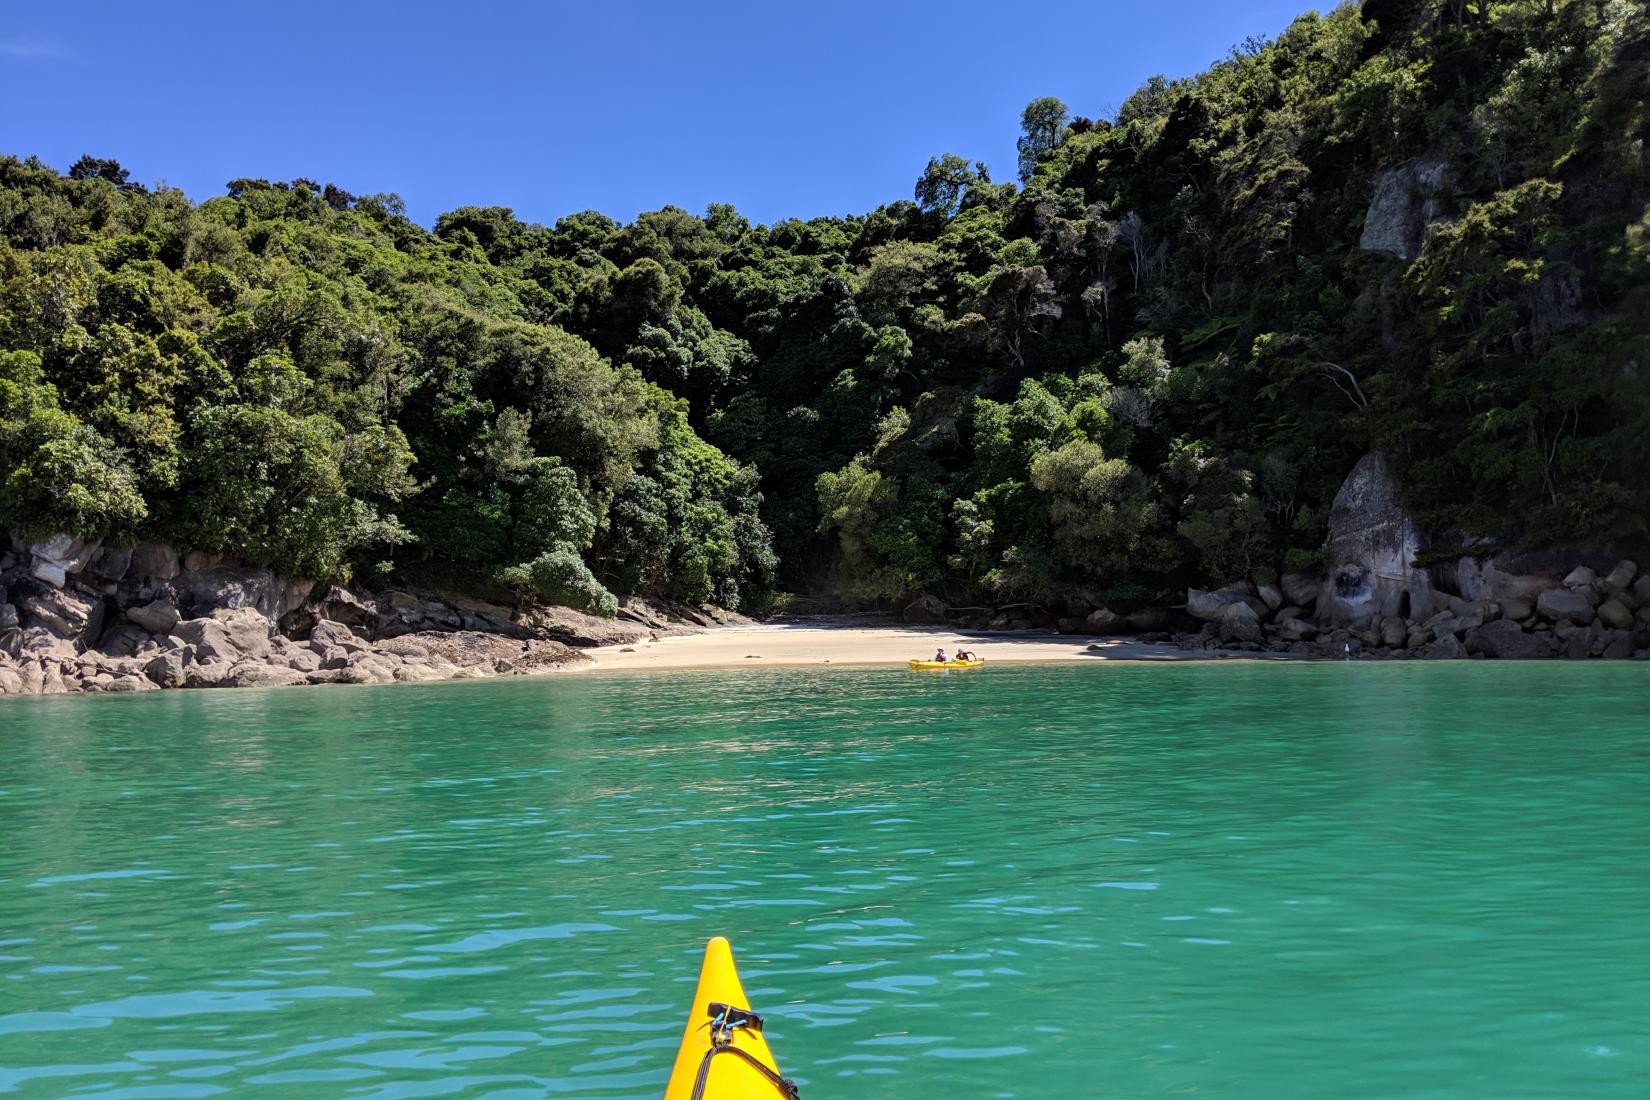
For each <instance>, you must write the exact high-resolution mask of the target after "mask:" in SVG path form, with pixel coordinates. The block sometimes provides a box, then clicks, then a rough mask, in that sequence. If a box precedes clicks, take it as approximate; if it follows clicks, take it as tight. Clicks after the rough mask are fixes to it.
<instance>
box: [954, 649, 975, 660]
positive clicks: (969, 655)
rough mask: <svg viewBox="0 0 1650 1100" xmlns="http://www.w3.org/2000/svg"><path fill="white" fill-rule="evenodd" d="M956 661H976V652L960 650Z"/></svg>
mask: <svg viewBox="0 0 1650 1100" xmlns="http://www.w3.org/2000/svg"><path fill="white" fill-rule="evenodd" d="M955 659H956V660H958V661H972V660H975V657H974V651H973V650H972V649H959V650H957V656H956V658H955Z"/></svg>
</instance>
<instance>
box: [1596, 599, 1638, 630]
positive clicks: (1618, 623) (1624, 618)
mask: <svg viewBox="0 0 1650 1100" xmlns="http://www.w3.org/2000/svg"><path fill="white" fill-rule="evenodd" d="M1598 617H1599V621H1601V622H1602V623H1604V625H1605V626H1607V627H1609V628H1610V629H1611V630H1631V629H1633V613H1632V611H1630V610H1628V608H1627V605H1626V604H1624V603H1622V602H1621V601H1620V600H1617V599H1608V600H1605V601H1604V602H1603V603H1601V604H1599V605H1598Z"/></svg>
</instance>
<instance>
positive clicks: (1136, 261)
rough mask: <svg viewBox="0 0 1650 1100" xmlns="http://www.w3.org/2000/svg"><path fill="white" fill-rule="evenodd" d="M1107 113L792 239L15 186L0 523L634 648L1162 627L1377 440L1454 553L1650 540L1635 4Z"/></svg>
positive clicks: (1184, 91)
mask: <svg viewBox="0 0 1650 1100" xmlns="http://www.w3.org/2000/svg"><path fill="white" fill-rule="evenodd" d="M1069 63H1071V64H1089V63H1091V62H1090V61H1089V60H1086V59H1084V58H1083V57H1082V55H1081V54H1079V53H1074V54H1073V55H1072V56H1071V57H1070V58H1069ZM1050 79H1051V80H1056V81H1057V79H1058V76H1057V73H1051V77H1050ZM1076 109H1077V114H1076V115H1074V114H1073V113H1072V112H1071V110H1068V108H1067V106H1066V105H1065V104H1063V103H1061V102H1059V101H1058V100H1054V99H1042V100H1037V101H1035V102H1034V103H1032V104H1030V105H1029V106H1028V107H1027V108H1026V111H1025V115H1024V132H1023V136H1022V138H1021V141H1020V150H1021V158H1020V163H1019V164H1018V166H1017V168H1018V177H1019V180H1018V182H1017V183H1011V182H998V181H996V180H994V179H993V178H992V176H991V174H990V173H989V172H988V171H987V169H986V167H985V166H984V165H981V164H978V163H974V162H971V161H969V160H967V159H965V158H963V157H960V156H956V155H952V154H950V153H946V154H942V155H940V156H936V157H934V158H933V160H931V161H930V162H929V164H928V166H927V169H926V170H925V171H923V172H922V173H921V177H920V179H919V180H918V181H917V184H916V188H915V192H914V201H896V202H891V203H889V204H888V205H886V206H883V207H881V208H879V209H877V210H875V211H873V212H871V213H869V214H865V215H862V216H851V217H841V218H818V219H814V220H810V221H787V222H781V223H778V224H775V225H771V226H753V225H751V224H750V223H749V222H748V221H747V220H746V219H745V218H744V217H742V216H741V215H740V214H739V213H738V212H737V211H736V210H734V209H733V208H731V207H727V206H712V207H711V208H709V209H708V210H707V211H706V212H705V213H704V214H703V216H696V215H693V214H690V213H687V212H685V211H682V210H677V209H674V208H669V207H667V208H666V209H664V210H661V211H657V212H654V213H650V214H644V215H642V216H641V217H639V218H638V219H637V220H636V221H635V222H633V223H631V224H629V225H621V224H618V223H616V222H615V221H613V220H611V219H609V218H607V217H604V216H603V215H601V214H599V213H594V212H589V213H583V214H575V215H571V216H569V217H566V218H563V219H561V220H560V221H559V222H557V223H556V225H555V226H553V227H546V226H541V225H532V224H525V223H523V222H521V221H519V220H517V219H516V218H515V217H514V216H513V215H512V213H511V211H509V210H507V209H502V208H486V209H481V208H475V207H465V208H462V209H459V210H455V211H453V212H451V213H448V214H444V215H442V216H441V217H440V218H439V219H438V220H437V222H436V224H435V226H434V228H433V230H427V229H425V228H422V227H420V226H418V225H416V224H414V223H412V222H411V221H409V220H408V219H407V217H406V216H405V214H404V211H403V210H402V207H401V204H400V201H399V200H398V199H396V198H395V197H394V196H393V195H388V194H385V195H372V196H354V195H350V194H348V193H345V192H344V191H342V190H340V189H338V188H337V187H334V186H332V185H330V184H328V185H321V184H318V183H315V182H312V181H308V180H295V181H291V182H286V183H270V182H266V181H263V180H249V179H248V180H236V181H234V182H232V183H230V184H229V186H228V191H227V194H225V195H223V196H219V197H216V198H211V199H208V200H206V201H204V202H201V203H199V204H195V203H191V202H190V201H189V200H188V199H187V198H186V197H185V196H183V195H182V194H181V193H179V192H177V191H175V190H168V189H154V190H151V189H148V188H145V187H143V186H140V185H138V184H137V183H135V182H133V181H132V180H130V179H129V178H128V176H127V173H126V172H125V170H124V169H122V168H121V167H120V166H119V165H118V164H116V163H114V162H112V161H100V160H96V159H93V158H90V157H88V158H86V159H83V160H82V161H81V162H80V163H78V164H76V165H74V166H73V168H72V169H71V170H70V171H69V173H68V174H67V175H66V176H65V175H60V174H59V173H58V172H57V171H55V170H53V169H52V168H50V167H48V166H46V165H44V164H42V163H40V162H39V161H37V160H33V159H27V160H22V159H16V158H7V159H4V160H0V528H7V529H9V530H11V531H13V532H15V533H21V534H31V535H32V534H42V533H49V532H59V531H61V532H67V533H70V534H76V535H83V536H88V537H90V536H96V537H100V538H103V539H105V540H115V541H121V540H125V541H128V542H129V541H131V540H134V539H138V538H154V539H161V540H164V541H170V542H173V543H177V544H181V545H185V546H189V547H194V548H199V549H204V550H208V551H214V552H222V553H226V554H231V555H234V556H237V557H240V558H243V559H245V560H248V561H254V562H259V563H267V564H271V565H274V566H276V567H277V568H279V569H280V570H282V571H285V572H288V573H295V574H301V575H311V576H314V575H329V576H340V577H341V576H344V575H353V576H354V577H355V578H357V579H359V580H361V581H363V582H365V583H368V584H378V583H388V582H391V581H395V582H396V583H440V584H445V585H450V586H458V587H468V588H471V589H474V590H478V591H503V590H514V591H517V592H520V593H522V594H524V595H530V596H536V597H538V598H542V599H545V600H548V601H553V602H561V603H567V604H570V605H572V606H577V607H583V608H586V609H591V610H596V611H608V612H611V610H612V608H613V606H614V596H615V594H617V595H621V596H622V595H626V594H629V593H634V592H646V593H659V594H664V595H669V596H672V597H675V598H679V599H682V600H685V601H690V602H702V601H713V602H719V603H722V604H724V605H728V606H745V607H757V608H760V607H761V606H762V605H763V603H764V601H765V600H766V599H767V598H768V596H769V595H770V594H771V593H772V592H774V591H775V590H778V589H789V590H795V591H810V592H822V593H831V594H834V595H839V596H843V597H847V598H851V599H863V600H890V599H900V598H904V597H908V596H910V595H911V594H913V593H916V592H919V591H932V592H942V593H944V594H945V595H946V596H947V597H948V598H950V599H951V600H952V601H954V602H965V601H969V600H978V601H982V602H990V601H997V602H1002V601H1006V600H1016V599H1019V600H1033V601H1036V600H1047V599H1053V598H1055V597H1056V596H1058V595H1060V594H1062V593H1064V592H1070V591H1074V590H1087V591H1099V592H1103V593H1108V594H1109V597H1110V598H1117V599H1128V598H1130V597H1131V596H1139V597H1142V598H1143V597H1145V596H1148V595H1150V594H1153V593H1156V592H1160V591H1163V590H1166V589H1168V588H1170V587H1172V586H1174V585H1184V584H1186V583H1188V582H1193V583H1196V582H1204V581H1215V582H1218V581H1222V580H1226V579H1230V578H1232V577H1235V576H1239V575H1252V574H1256V573H1263V574H1264V573H1270V572H1274V571H1279V570H1282V569H1285V568H1290V569H1294V568H1301V567H1303V566H1306V565H1309V564H1311V563H1313V562H1314V561H1316V560H1317V558H1318V556H1319V554H1320V548H1321V546H1322V544H1323V536H1324V527H1325V522H1326V519H1327V513H1328V508H1329V502H1330V500H1331V499H1332V498H1333V496H1334V493H1335V490H1336V487H1337V486H1338V484H1339V483H1340V481H1341V479H1342V477H1343V476H1344V475H1345V474H1346V472H1347V470H1348V469H1349V468H1350V467H1351V466H1352V465H1353V463H1354V462H1355V461H1356V460H1357V458H1358V456H1360V455H1361V454H1363V453H1365V452H1366V451H1368V450H1370V449H1371V448H1375V447H1381V448H1386V449H1387V450H1388V453H1389V454H1390V455H1391V457H1392V460H1393V463H1394V465H1395V467H1396V468H1397V470H1398V472H1399V474H1400V476H1401V477H1402V478H1403V480H1404V482H1405V485H1406V489H1407V492H1408V495H1409V497H1410V503H1411V504H1412V506H1414V508H1415V509H1416V510H1417V514H1418V515H1419V517H1420V519H1421V522H1422V524H1423V526H1425V527H1426V528H1427V531H1428V534H1429V535H1430V537H1431V538H1432V540H1433V541H1434V543H1435V544H1436V545H1438V546H1440V547H1449V548H1458V547H1461V546H1511V545H1532V544H1540V543H1543V542H1547V541H1553V540H1576V539H1607V538H1622V537H1626V538H1633V537H1637V536H1640V535H1642V534H1643V533H1644V532H1645V529H1646V520H1647V519H1650V463H1646V461H1645V455H1646V454H1647V453H1650V377H1647V372H1650V161H1647V159H1646V158H1647V150H1646V145H1645V142H1646V138H1647V137H1650V16H1647V14H1646V11H1645V8H1644V6H1643V5H1641V4H1637V3H1632V2H1629V0H1585V2H1583V0H1575V2H1568V3H1566V2H1562V0H1507V2H1496V0H1478V2H1473V0H1368V2H1366V3H1364V4H1362V5H1361V6H1359V5H1349V6H1344V7H1342V8H1339V9H1336V10H1335V11H1333V12H1331V13H1329V14H1326V15H1307V16H1303V17H1302V18H1301V19H1299V20H1297V21H1296V22H1295V23H1294V24H1293V25H1292V26H1291V27H1290V28H1289V29H1288V30H1287V31H1285V32H1284V33H1283V34H1282V35H1280V36H1279V37H1278V38H1277V39H1276V40H1274V41H1266V42H1262V41H1251V42H1248V43H1245V44H1244V45H1243V46H1241V47H1239V48H1237V49H1236V50H1234V51H1233V53H1232V55H1231V56H1230V57H1229V58H1227V59H1226V60H1224V61H1222V62H1220V63H1219V64H1217V65H1215V66H1214V67H1212V68H1211V69H1210V70H1209V71H1208V72H1206V73H1203V74H1202V75H1199V76H1197V77H1195V78H1192V79H1188V80H1174V81H1166V80H1158V79H1154V80H1152V81H1150V82H1148V84H1147V85H1145V86H1144V87H1142V88H1140V89H1139V90H1138V91H1136V92H1135V93H1134V94H1133V95H1131V96H1130V97H1129V98H1128V99H1127V100H1126V101H1125V102H1124V103H1123V104H1122V105H1121V106H1120V107H1119V108H1118V109H1116V111H1115V112H1111V117H1107V118H1091V117H1082V115H1083V113H1084V111H1087V112H1088V113H1090V114H1095V113H1098V110H1099V105H1087V104H1080V105H1077V108H1076ZM637 140H645V135H638V137H637ZM387 182H393V181H387Z"/></svg>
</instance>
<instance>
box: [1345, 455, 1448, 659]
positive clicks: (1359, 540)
mask: <svg viewBox="0 0 1650 1100" xmlns="http://www.w3.org/2000/svg"><path fill="white" fill-rule="evenodd" d="M1325 549H1326V551H1327V552H1328V554H1329V556H1330V560H1331V561H1333V562H1335V563H1336V565H1335V567H1334V568H1333V569H1332V570H1331V571H1330V574H1329V576H1328V577H1327V578H1326V579H1325V580H1324V583H1323V587H1322V590H1321V594H1320V596H1319V598H1318V606H1317V614H1318V618H1320V619H1323V620H1326V621H1328V622H1331V623H1335V624H1339V625H1346V626H1352V627H1360V626H1364V625H1367V624H1368V623H1369V622H1371V621H1372V620H1373V619H1374V618H1375V617H1377V616H1387V617H1392V618H1399V619H1407V618H1410V617H1412V616H1416V615H1421V614H1425V613H1426V611H1425V609H1427V608H1430V607H1431V605H1432V603H1433V589H1432V581H1431V579H1430V578H1429V577H1428V576H1427V573H1426V571H1425V570H1422V569H1417V568H1415V566H1414V564H1413V563H1414V561H1415V556H1416V554H1417V553H1419V552H1420V549H1421V535H1420V532H1419V530H1418V529H1417V528H1416V526H1415V520H1414V518H1413V517H1412V516H1411V515H1410V512H1409V507H1408V505H1406V504H1405V503H1404V499H1403V495H1402V493H1401V492H1400V491H1399V487H1398V483H1397V480H1396V479H1395V478H1394V477H1393V475H1392V472H1391V470H1390V468H1389V467H1388V465H1387V460H1386V457H1385V456H1384V455H1383V454H1382V453H1381V452H1379V451H1371V452H1370V453H1369V454H1367V455H1365V456H1364V457H1363V458H1361V459H1359V460H1358V464H1357V465H1356V466H1354V467H1353V468H1352V472H1351V473H1349V474H1347V476H1346V480H1345V481H1344V482H1342V483H1341V488H1340V491H1339V492H1337V493H1336V494H1335V502H1334V505H1333V506H1332V508H1331V510H1330V517H1329V538H1328V541H1327V543H1326V544H1325Z"/></svg>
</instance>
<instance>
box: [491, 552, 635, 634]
mask: <svg viewBox="0 0 1650 1100" xmlns="http://www.w3.org/2000/svg"><path fill="white" fill-rule="evenodd" d="M500 579H501V580H503V581H504V583H505V584H507V585H509V586H510V587H512V588H516V589H518V590H521V591H524V592H528V593H531V594H532V595H534V596H536V597H538V598H539V599H540V600H543V601H544V602H545V603H553V604H561V605H562V606H564V607H571V608H573V609H574V610H575V611H586V612H589V613H590V614H592V615H602V616H605V617H607V618H612V617H613V616H614V615H615V614H617V613H618V610H619V601H618V599H617V598H616V597H615V596H614V595H613V593H611V592H609V591H608V590H607V589H605V588H603V587H602V586H601V582H600V581H598V580H596V577H595V574H593V573H591V572H590V567H589V566H587V565H585V564H584V559H583V558H581V557H579V555H578V554H577V553H576V552H575V551H573V550H570V549H567V548H565V547H558V548H557V549H554V550H546V551H545V552H544V553H542V554H540V555H539V556H538V557H536V558H534V559H533V560H532V561H529V562H525V563H523V564H521V565H513V566H510V567H509V568H508V569H505V570H504V571H503V572H502V573H501V574H500Z"/></svg>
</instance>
